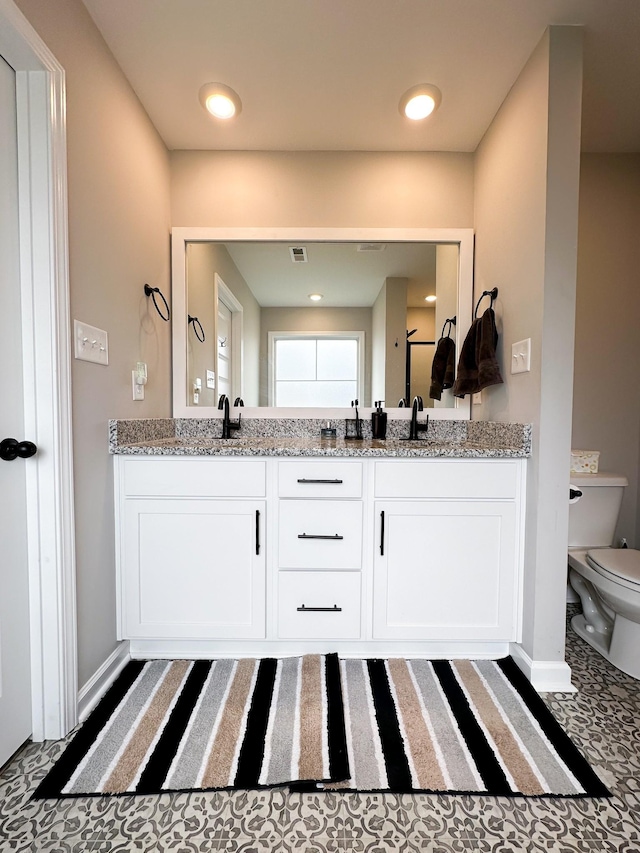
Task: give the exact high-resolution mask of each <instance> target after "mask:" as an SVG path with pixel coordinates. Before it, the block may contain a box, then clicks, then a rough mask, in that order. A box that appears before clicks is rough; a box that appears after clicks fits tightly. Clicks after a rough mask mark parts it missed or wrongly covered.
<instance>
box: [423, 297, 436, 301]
mask: <svg viewBox="0 0 640 853" xmlns="http://www.w3.org/2000/svg"><path fill="white" fill-rule="evenodd" d="M424 301H425V302H435V301H436V297H435V296H425V298H424Z"/></svg>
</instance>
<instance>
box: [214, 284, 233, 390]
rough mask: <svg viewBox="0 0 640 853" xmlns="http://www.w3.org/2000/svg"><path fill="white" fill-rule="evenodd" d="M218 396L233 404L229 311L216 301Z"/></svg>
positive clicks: (231, 344) (219, 301)
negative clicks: (224, 396)
mask: <svg viewBox="0 0 640 853" xmlns="http://www.w3.org/2000/svg"><path fill="white" fill-rule="evenodd" d="M217 334H218V396H219V395H220V394H226V395H227V397H229V398H230V402H231V403H233V398H232V397H231V393H232V382H231V378H232V376H233V373H232V370H233V364H232V353H233V341H232V334H231V309H230V308H229V307H228V306H227V305H225V303H224V302H223V301H222V300H221V299H218V328H217Z"/></svg>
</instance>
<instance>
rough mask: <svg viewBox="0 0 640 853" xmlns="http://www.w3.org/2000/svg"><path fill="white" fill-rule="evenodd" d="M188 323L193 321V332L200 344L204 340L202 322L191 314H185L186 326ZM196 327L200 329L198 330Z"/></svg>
mask: <svg viewBox="0 0 640 853" xmlns="http://www.w3.org/2000/svg"><path fill="white" fill-rule="evenodd" d="M189 323H193V333H194V335H195V336H196V338H197V339H198V340H199V341H200V343H201V344H203V343H204V342H205V336H204V329H203V328H202V323H201V322H200V320H198V318H197V317H192V316H191V314H187V326H188V325H189ZM198 329H199V330H200V331H198Z"/></svg>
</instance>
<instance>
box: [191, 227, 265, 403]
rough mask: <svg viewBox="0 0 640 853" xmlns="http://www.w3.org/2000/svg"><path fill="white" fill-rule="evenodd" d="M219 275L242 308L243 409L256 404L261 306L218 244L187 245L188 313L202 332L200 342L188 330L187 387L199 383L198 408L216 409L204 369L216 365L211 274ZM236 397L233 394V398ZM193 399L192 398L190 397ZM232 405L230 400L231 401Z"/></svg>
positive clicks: (211, 368)
mask: <svg viewBox="0 0 640 853" xmlns="http://www.w3.org/2000/svg"><path fill="white" fill-rule="evenodd" d="M215 273H218V275H219V276H220V278H221V279H222V280H223V282H224V283H225V284H226V285H227V287H228V288H229V290H230V291H231V292H232V293H233V295H234V296H235V297H236V299H237V300H238V301H239V302H240V304H241V305H242V394H241V396H242V398H243V400H244V404H245V406H257V405H258V386H259V351H260V306H259V305H258V303H257V301H256V298H255V296H254V295H253V293H252V292H251V290H250V288H249V286H248V285H247V282H246V281H245V280H244V278H243V277H242V275H241V274H240V271H239V270H238V268H237V267H236V265H235V264H234V262H233V260H232V258H231V255H230V254H229V252H228V251H227V249H226V247H225V246H223V245H221V244H219V243H190V244H189V246H188V248H187V286H188V296H187V304H188V309H187V310H188V313H189V314H191V315H192V316H196V317H198V319H199V320H200V322H201V323H202V326H203V328H204V330H205V342H204V344H202V343H200V342H199V341H198V340H197V339H196V337H195V335H194V332H193V327H191V328H190V329H189V334H188V337H187V350H188V353H187V354H188V382H187V385H188V388H187V391H188V392H190V390H191V388H192V383H193V380H194V379H195V378H196V377H199V378H200V379H201V380H202V394H201V395H200V403H199V405H200V406H216V405H217V399H218V397H217V393H216V391H215V390H211V389H208V388H207V387H206V385H207V383H206V370H207V369H209V370H213V369H214V364H215V345H216V332H215V325H214V317H215V311H214V286H213V281H214V274H215ZM235 396H237V395H236V393H235V391H234V397H235ZM191 399H192V398H191ZM231 402H233V400H231Z"/></svg>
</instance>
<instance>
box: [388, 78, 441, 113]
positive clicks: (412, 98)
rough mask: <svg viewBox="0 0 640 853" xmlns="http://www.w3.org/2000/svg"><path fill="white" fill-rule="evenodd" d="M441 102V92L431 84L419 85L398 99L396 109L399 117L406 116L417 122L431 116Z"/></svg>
mask: <svg viewBox="0 0 640 853" xmlns="http://www.w3.org/2000/svg"><path fill="white" fill-rule="evenodd" d="M441 100H442V92H441V91H440V89H438V87H437V86H432V85H431V83H420V84H419V85H418V86H412V87H411V89H407V91H406V92H405V93H404V95H403V96H402V97H401V98H400V104H399V105H398V108H399V110H400V115H403V116H406V117H407V118H410V119H412V120H413V121H419V120H420V119H423V118H426V117H427V116H429V115H431V113H432V112H434V111H435V110H437V109H438V107H439V106H440V101H441Z"/></svg>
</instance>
